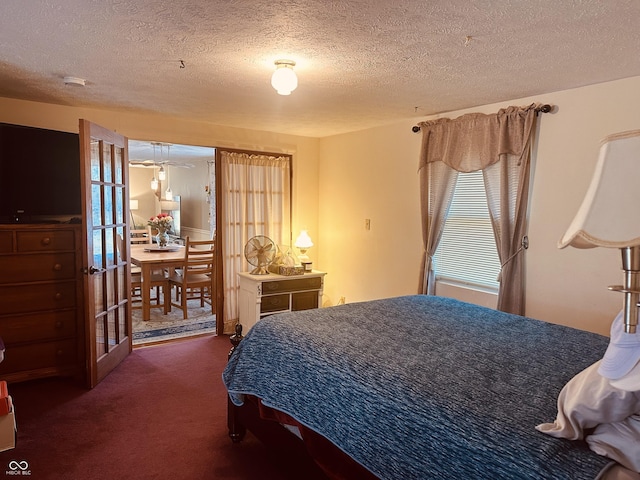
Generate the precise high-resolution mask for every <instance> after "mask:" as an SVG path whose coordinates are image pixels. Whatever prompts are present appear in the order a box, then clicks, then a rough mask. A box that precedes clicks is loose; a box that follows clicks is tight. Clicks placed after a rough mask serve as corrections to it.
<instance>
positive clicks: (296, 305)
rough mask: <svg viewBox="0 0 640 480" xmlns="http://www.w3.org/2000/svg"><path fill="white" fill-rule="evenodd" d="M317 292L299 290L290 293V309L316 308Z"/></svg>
mask: <svg viewBox="0 0 640 480" xmlns="http://www.w3.org/2000/svg"><path fill="white" fill-rule="evenodd" d="M318 306H319V305H318V292H315V291H314V292H300V293H292V294H291V310H292V311H294V312H295V311H296V310H309V309H311V308H318Z"/></svg>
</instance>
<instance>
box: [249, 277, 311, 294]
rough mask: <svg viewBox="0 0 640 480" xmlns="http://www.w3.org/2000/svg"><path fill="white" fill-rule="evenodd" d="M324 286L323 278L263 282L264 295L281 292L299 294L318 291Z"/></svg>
mask: <svg viewBox="0 0 640 480" xmlns="http://www.w3.org/2000/svg"><path fill="white" fill-rule="evenodd" d="M321 286H322V278H321V277H309V278H294V279H291V280H277V281H272V282H266V281H265V282H262V293H263V295H270V294H272V293H280V292H298V291H300V290H313V289H316V290H318V289H319V288H320V287H321Z"/></svg>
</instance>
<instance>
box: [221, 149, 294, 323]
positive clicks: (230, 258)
mask: <svg viewBox="0 0 640 480" xmlns="http://www.w3.org/2000/svg"><path fill="white" fill-rule="evenodd" d="M220 159H221V170H222V179H221V180H222V182H221V183H222V192H221V201H222V205H221V207H222V209H221V210H222V214H221V215H222V218H221V232H218V234H217V237H218V239H219V241H221V248H222V257H223V262H224V265H223V272H224V273H223V282H224V332H225V333H232V332H233V331H234V327H235V324H236V323H237V321H238V315H239V308H238V292H239V289H240V287H239V282H238V273H239V272H245V271H247V270H249V267H250V266H249V264H248V263H247V261H246V259H245V258H244V246H245V245H246V243H247V241H248V240H249V239H250V238H252V237H254V236H256V235H265V236H267V237H269V238H270V239H271V240H273V241H274V242H275V243H276V244H278V245H280V244H282V243H283V240H286V241H289V239H290V232H291V225H290V222H291V220H290V219H291V181H290V178H291V175H290V171H291V161H290V157H289V156H282V157H274V156H268V155H261V154H252V153H243V152H230V151H224V150H221V151H220Z"/></svg>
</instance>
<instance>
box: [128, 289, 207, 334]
mask: <svg viewBox="0 0 640 480" xmlns="http://www.w3.org/2000/svg"><path fill="white" fill-rule="evenodd" d="M188 312H189V318H188V319H187V320H184V319H183V318H182V310H181V309H179V308H176V307H172V308H171V312H169V313H168V314H167V315H164V313H163V309H161V308H152V309H151V318H150V319H149V321H147V322H143V321H142V310H140V309H134V310H133V313H132V315H131V316H132V322H133V345H144V344H148V343H155V342H165V341H168V340H174V339H177V338H185V337H190V336H194V335H203V334H215V332H216V316H215V315H212V314H211V306H210V305H208V304H205V306H204V308H203V307H201V306H200V301H199V300H190V301H189V302H188Z"/></svg>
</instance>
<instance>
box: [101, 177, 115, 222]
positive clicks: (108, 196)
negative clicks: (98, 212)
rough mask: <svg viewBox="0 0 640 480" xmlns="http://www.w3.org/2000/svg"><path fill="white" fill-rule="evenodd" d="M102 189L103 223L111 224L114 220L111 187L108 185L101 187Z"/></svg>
mask: <svg viewBox="0 0 640 480" xmlns="http://www.w3.org/2000/svg"><path fill="white" fill-rule="evenodd" d="M103 191H104V224H105V225H112V224H113V223H115V222H114V220H115V218H114V216H113V188H112V187H110V186H109V185H105V186H104V187H103Z"/></svg>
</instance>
